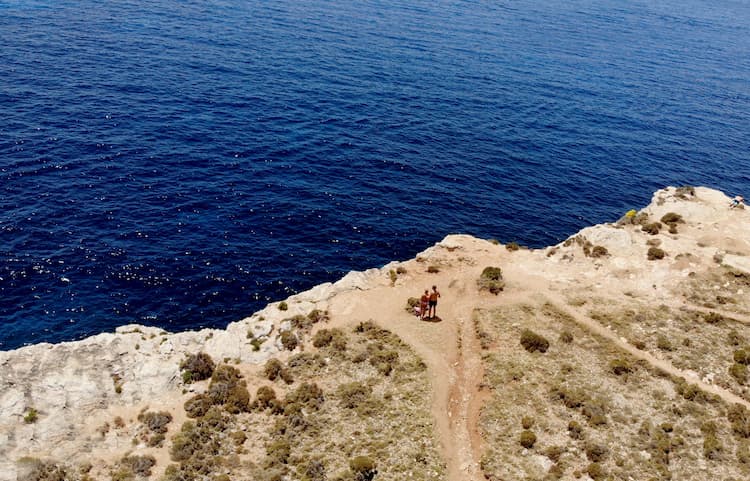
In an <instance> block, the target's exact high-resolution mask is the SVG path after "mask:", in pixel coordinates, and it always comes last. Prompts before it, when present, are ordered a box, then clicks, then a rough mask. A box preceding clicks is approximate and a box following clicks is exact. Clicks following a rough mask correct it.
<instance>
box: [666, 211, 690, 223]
mask: <svg viewBox="0 0 750 481" xmlns="http://www.w3.org/2000/svg"><path fill="white" fill-rule="evenodd" d="M661 221H662V222H663V223H664V224H667V225H669V224H684V223H685V221H684V220H682V216H681V215H680V214H675V213H674V212H667V213H666V214H664V215H663V216H662V217H661Z"/></svg>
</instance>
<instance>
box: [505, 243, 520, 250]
mask: <svg viewBox="0 0 750 481" xmlns="http://www.w3.org/2000/svg"><path fill="white" fill-rule="evenodd" d="M505 248H506V249H507V250H509V251H511V252H514V251H517V250H519V249H520V248H521V246H520V245H519V244H518V242H508V243H507V244H505Z"/></svg>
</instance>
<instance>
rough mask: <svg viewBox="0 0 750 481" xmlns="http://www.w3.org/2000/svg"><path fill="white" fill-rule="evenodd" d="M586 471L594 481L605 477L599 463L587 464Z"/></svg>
mask: <svg viewBox="0 0 750 481" xmlns="http://www.w3.org/2000/svg"><path fill="white" fill-rule="evenodd" d="M586 473H588V475H589V476H590V477H591V479H593V480H594V481H599V480H600V479H604V477H605V473H604V468H602V465H601V464H599V463H591V464H589V465H588V467H587V468H586Z"/></svg>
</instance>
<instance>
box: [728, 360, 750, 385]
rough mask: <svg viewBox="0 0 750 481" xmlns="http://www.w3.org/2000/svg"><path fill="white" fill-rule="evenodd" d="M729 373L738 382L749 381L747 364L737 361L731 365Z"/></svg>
mask: <svg viewBox="0 0 750 481" xmlns="http://www.w3.org/2000/svg"><path fill="white" fill-rule="evenodd" d="M729 375H730V376H732V377H733V378H735V379H736V380H737V382H738V383H740V384H745V383H746V382H747V366H746V365H745V364H740V363H738V362H735V363H734V364H732V365H731V366H730V367H729Z"/></svg>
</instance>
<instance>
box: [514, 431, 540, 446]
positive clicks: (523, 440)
mask: <svg viewBox="0 0 750 481" xmlns="http://www.w3.org/2000/svg"><path fill="white" fill-rule="evenodd" d="M518 442H519V443H520V444H521V446H523V447H524V448H526V449H531V448H533V447H534V444H535V443H536V434H534V433H533V432H532V431H529V430H528V429H526V430H524V431H522V432H521V436H519V438H518Z"/></svg>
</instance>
